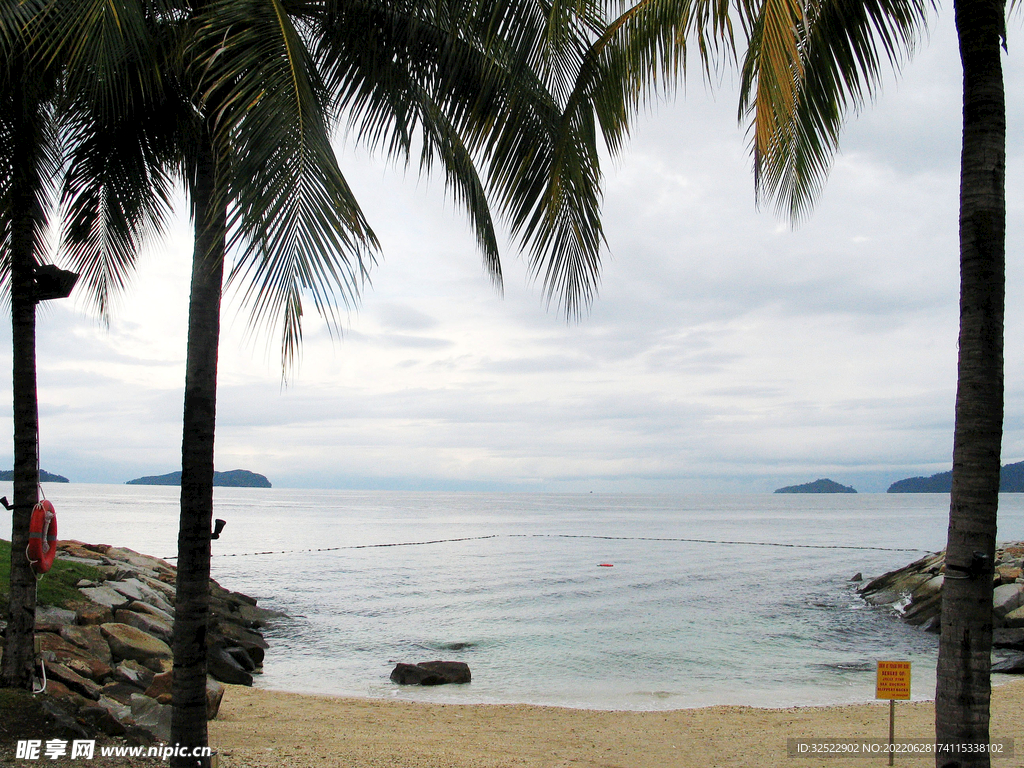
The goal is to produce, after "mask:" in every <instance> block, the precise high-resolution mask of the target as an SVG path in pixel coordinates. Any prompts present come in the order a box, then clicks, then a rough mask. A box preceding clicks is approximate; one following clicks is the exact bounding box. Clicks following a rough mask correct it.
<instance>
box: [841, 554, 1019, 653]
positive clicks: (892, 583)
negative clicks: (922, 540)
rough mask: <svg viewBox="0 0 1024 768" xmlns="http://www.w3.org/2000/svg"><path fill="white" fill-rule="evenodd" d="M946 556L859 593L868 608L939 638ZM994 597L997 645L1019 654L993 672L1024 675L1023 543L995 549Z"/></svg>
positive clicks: (871, 584)
mask: <svg viewBox="0 0 1024 768" xmlns="http://www.w3.org/2000/svg"><path fill="white" fill-rule="evenodd" d="M945 572H946V553H945V551H942V552H935V553H932V554H930V555H926V556H925V557H922V558H921V559H919V560H915V561H914V562H912V563H910V564H909V565H906V566H904V567H902V568H897V569H896V570H894V571H889V572H888V573H885V574H883V575H881V576H879V577H878V578H877V579H873V580H871V581H869V582H868V583H867V584H865V585H864V586H863V587H861V588H860V589H858V590H857V591H858V592H859V593H860V595H861V597H863V598H864V599H865V600H866V601H867V602H868V603H870V604H872V605H879V606H885V605H887V606H890V607H891V608H892V609H893V610H894V611H895V613H896V614H897V615H899V616H900V617H901V618H902V619H903V620H904V621H906V622H907V623H908V624H911V625H913V626H918V627H921V628H922V629H924V630H926V631H929V632H938V631H939V629H940V627H941V626H942V583H943V581H944V580H945ZM992 578H993V591H992V626H993V633H992V645H993V647H994V648H997V649H1003V650H1006V651H1011V652H1015V653H1013V654H1012V655H1011V656H1010V657H1009V658H1006V659H1002V660H1000V661H998V662H997V663H995V664H993V666H992V671H993V672H1014V673H1024V542H1020V541H1015V542H1009V543H1006V544H1001V545H999V547H998V548H997V549H996V557H995V570H994V573H993V576H992Z"/></svg>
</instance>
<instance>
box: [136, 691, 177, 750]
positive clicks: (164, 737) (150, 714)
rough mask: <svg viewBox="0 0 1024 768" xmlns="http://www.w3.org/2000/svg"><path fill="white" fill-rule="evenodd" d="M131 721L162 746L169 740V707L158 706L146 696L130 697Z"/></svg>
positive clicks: (165, 705)
mask: <svg viewBox="0 0 1024 768" xmlns="http://www.w3.org/2000/svg"><path fill="white" fill-rule="evenodd" d="M131 701H132V720H134V721H135V725H137V726H138V727H139V728H141V729H142V730H144V731H147V732H149V733H150V734H152V736H153V738H154V739H156V740H157V741H162V742H163V743H164V744H166V743H168V742H169V741H170V740H171V705H170V704H160V703H158V702H156V701H154V700H153V699H151V698H149V697H148V696H143V695H142V694H139V693H136V694H133V695H132V699H131Z"/></svg>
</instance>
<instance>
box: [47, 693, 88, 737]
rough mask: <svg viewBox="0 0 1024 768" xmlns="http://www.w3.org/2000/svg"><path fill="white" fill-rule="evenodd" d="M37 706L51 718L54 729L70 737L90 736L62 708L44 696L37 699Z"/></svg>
mask: <svg viewBox="0 0 1024 768" xmlns="http://www.w3.org/2000/svg"><path fill="white" fill-rule="evenodd" d="M39 706H41V707H42V708H43V709H44V710H45V711H46V714H47V715H48V716H49V717H50V719H52V720H53V723H54V729H55V730H56V731H57V732H58V733H60V734H63V735H65V736H71V737H72V738H79V739H88V738H92V737H91V736H90V735H89V732H88V731H86V730H85V728H83V727H82V726H81V725H79V724H78V723H76V722H75V721H74V718H72V717H71V716H70V715H69V714H68V713H67V712H65V711H64V710H63V708H61V707H60V706H59V705H58V704H57V703H56V702H54V701H50V700H48V699H45V698H40V699H39Z"/></svg>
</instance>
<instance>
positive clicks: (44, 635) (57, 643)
mask: <svg viewBox="0 0 1024 768" xmlns="http://www.w3.org/2000/svg"><path fill="white" fill-rule="evenodd" d="M36 650H37V651H38V652H40V653H45V652H46V651H66V652H68V653H71V654H75V655H78V654H81V652H82V649H81V648H79V647H78V646H77V645H74V644H73V643H69V642H68V641H67V640H65V639H64V638H63V637H61V636H60V635H58V634H55V633H53V632H37V633H36Z"/></svg>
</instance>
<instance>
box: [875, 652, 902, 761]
mask: <svg viewBox="0 0 1024 768" xmlns="http://www.w3.org/2000/svg"><path fill="white" fill-rule="evenodd" d="M875 698H876V699H888V700H889V765H892V761H893V745H894V744H895V742H896V738H895V736H896V699H902V700H907V699H909V698H910V662H909V661H880V662H878V675H877V677H876V678H875Z"/></svg>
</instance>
